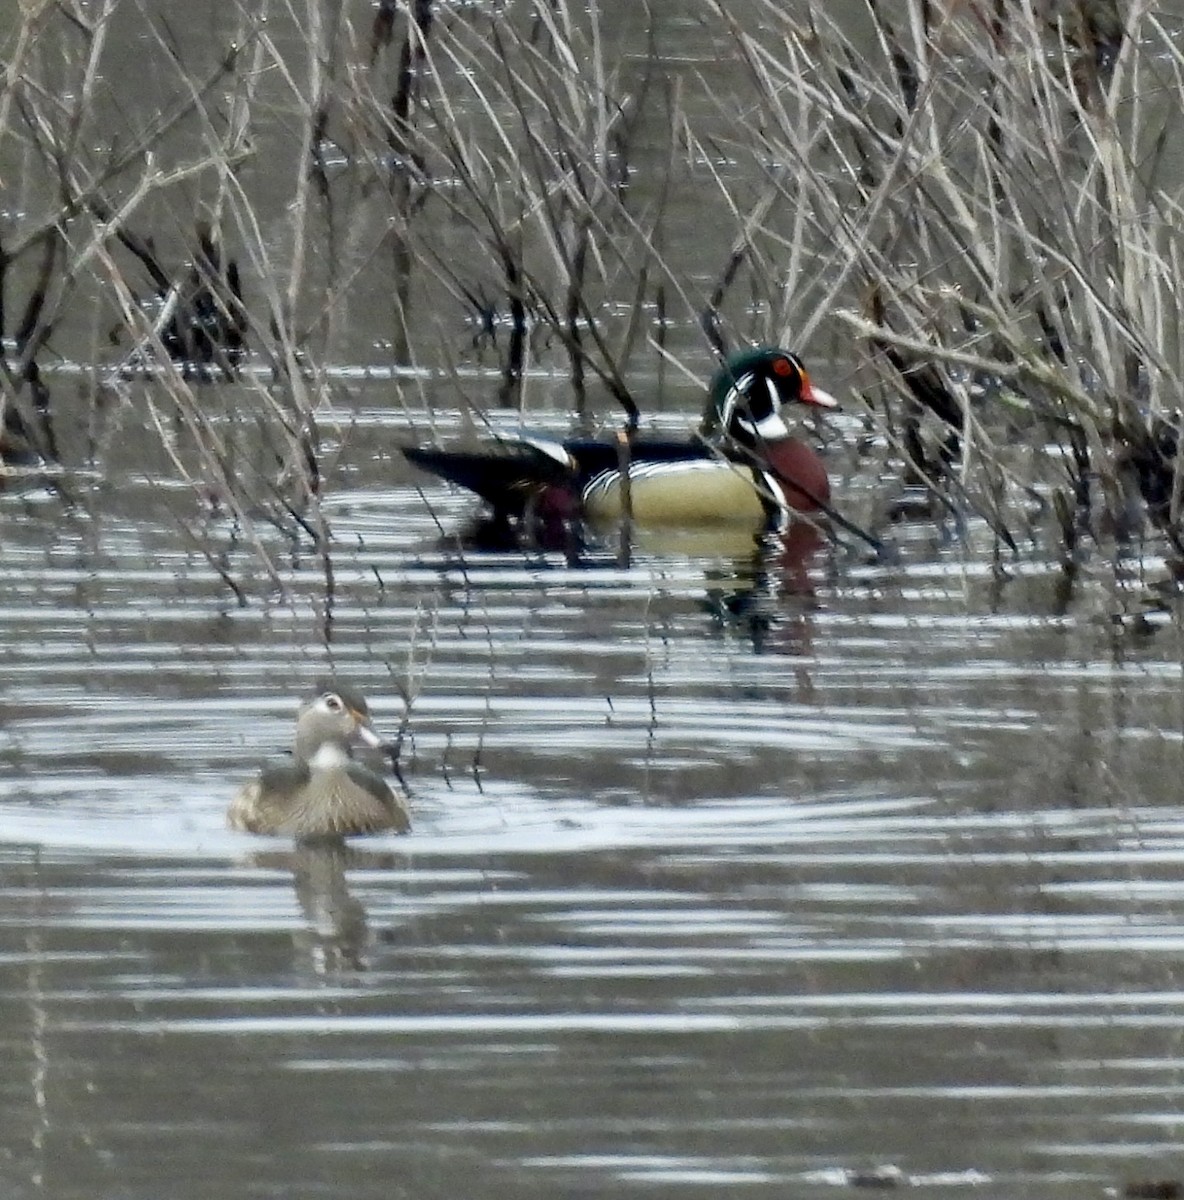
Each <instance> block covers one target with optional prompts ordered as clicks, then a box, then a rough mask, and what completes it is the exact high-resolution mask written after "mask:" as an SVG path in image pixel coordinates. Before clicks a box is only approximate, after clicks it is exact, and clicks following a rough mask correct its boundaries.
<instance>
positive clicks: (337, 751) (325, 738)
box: [295, 686, 383, 768]
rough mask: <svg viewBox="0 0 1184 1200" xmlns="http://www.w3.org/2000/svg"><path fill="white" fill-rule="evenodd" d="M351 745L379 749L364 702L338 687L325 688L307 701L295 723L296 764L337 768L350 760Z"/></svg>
mask: <svg viewBox="0 0 1184 1200" xmlns="http://www.w3.org/2000/svg"><path fill="white" fill-rule="evenodd" d="M355 742H362V743H363V744H364V745H367V746H374V747H380V746H382V744H383V742H382V738H380V737H379V736H378V734H377V733H376V732H375V731H374V726H373V724H372V723H371V720H370V707H369V705H367V703H366V698H365V697H364V696H362V695H360V694H359V693H357V692H355V691H351V690H350V689H348V688H342V687H329V686H326V687H325V688H324V690H322V691H320V692H319V693H318V694H317V695H316V696H314V697H313V698H312V699H311V700H309V701H307V702H306V703H305V705H304V706H303V707H302V708H301V710H300V715H299V717H297V719H296V745H295V752H296V760H297V761H298V762H304V763H308V764H310V765H311V766H314V767H321V768H324V767H330V766H338V765H341V764H342V763H344V762H346V761H347V760H348V759H349V758H350V747H351V746H352V745H353V744H354V743H355Z"/></svg>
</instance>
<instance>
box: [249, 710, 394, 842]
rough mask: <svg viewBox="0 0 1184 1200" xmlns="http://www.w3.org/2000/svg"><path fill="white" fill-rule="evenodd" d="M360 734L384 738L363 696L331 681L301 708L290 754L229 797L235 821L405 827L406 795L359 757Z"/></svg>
mask: <svg viewBox="0 0 1184 1200" xmlns="http://www.w3.org/2000/svg"><path fill="white" fill-rule="evenodd" d="M355 742H363V743H365V745H367V746H373V747H381V746H382V745H383V742H382V739H381V738H380V737H379V736H378V734H377V733H375V731H374V726H373V725H372V724H371V721H370V709H369V707H368V706H367V704H366V700H365V698H364V697H363V696H361V695H359V694H358V693H357V692H354V691H350V690H348V689H346V688H342V687H333V688H331V689H330V688H326V689H325V690H324V691H322V692H321V693H320V694H319V695H317V696H316V697H314V698H313V699H312V700H309V701H308V702H307V703H306V704H305V705H304V706H303V707H302V708H301V709H300V715H299V716H298V717H297V719H296V744H295V747H294V751H293V759H292V761H291V762H282V763H273V764H269V765H268V766H265V767H264V768H263V770H262V771H261V772H260V773H259V777H258V778H257V779H255V780H253V781H252V782H251V783H248V784H247V785H246V786H245V787H243V788H242V789H241V790H240V791H239V793H238V794H237V795H236V796H235V798H234V799H233V800H232V801H231V804H230V811H229V812H228V813H227V819H228V820H229V822H230V826H231V828H232V829H241V830H243V831H245V832H247V833H271V834H286V835H288V836H290V837H297V838H326V837H341V836H343V835H345V834H351V833H377V832H378V831H379V830H383V829H393V830H394V831H395V832H396V833H406V832H407V831H408V829H410V828H411V818H410V816H409V814H408V812H407V801H406V798H405V797H404V796H402V795H401V794H396V793H395V792H393V791H392V790H391V788H390V787H389V786H388V784H387V782H386V780H384V779H382V778H381V777H379V776H378V775H376V774H375V773H374V772H373V771H371V770H369V769H368V768H367V767H364V766H363V765H362V764H361V763H359V762H356V761H355V760H354V757H353V750H352V747H353V744H354V743H355Z"/></svg>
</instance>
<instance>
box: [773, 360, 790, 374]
mask: <svg viewBox="0 0 1184 1200" xmlns="http://www.w3.org/2000/svg"><path fill="white" fill-rule="evenodd" d="M773 374H774V375H792V374H793V363H791V362H790V361H789V359H788V358H775V359H773Z"/></svg>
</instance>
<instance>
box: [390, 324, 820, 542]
mask: <svg viewBox="0 0 1184 1200" xmlns="http://www.w3.org/2000/svg"><path fill="white" fill-rule="evenodd" d="M837 403H838V402H837V401H836V400H835V399H834V397H832V396H829V395H828V394H827V393H826V392H824V391H823V390H822V389H821V388H818V387H815V386H814V384H812V383H811V381H810V377H809V375H808V374H807V373H806V368H805V367H804V366H802V363H801V360H800V359H799V358H798V357H797V356H796V355H795V354H791V353H790V352H789V351H788V350H780V349H777V348H775V347H769V346H764V347H759V348H757V349H750V350H744V351H741V352H739V353H737V354H733V355H732V356H731V357H730V358H729V359H728V360H727V361H726V362H725V363H724V365H723V366H722V367H721V368H720V369H719V371H717V372H716V374H715V377H714V378H713V379H712V381H711V386H710V388H709V389H708V393H707V401H706V404H705V407H704V411H703V420H702V422H701V423H700V426H699V430H698V435H697V436H695V437H690V438H685V439H681V440H677V439H670V438H661V437H653V436H646V435H638V436H634V435H624V434H622V435H621V436H620V437H619V438H618V439H617V440H616V441H613V440H609V439H605V438H572V439H569V440H566V441H559V440H557V439H555V438H552V437H550V436H548V435H546V434H536V433H532V432H529V431H526V430H519V431H516V432H515V433H514V434H513V435H510V436H498V438H497V440H496V441H495V442H494V443H493V444H492V445H490V446H487V447H483V448H481V449H478V450H436V449H429V448H411V449H405V450H404V451H403V453H404V454H405V455H406V456H407V458H408V459H409V460H410V461H411V462H413V463H415V464H416V465H417V466H419V467H423V468H424V469H425V470H428V471H431V472H433V473H434V474H436V475H439V476H441V477H442V478H444V479H447V480H449V481H450V482H452V483H456V484H459V485H460V486H461V487H465V488H468V489H469V490H470V491H473V492H476V493H477V494H478V495H479V496H481V497H482V498H484V499H485V500H486V501H488V502H489V503H490V504H491V505H492V506H493V508H494V511H495V513H496V514H498V515H500V516H506V517H521V516H522V515H523V514H524V513H526V512H532V513H538V514H541V515H543V516H550V517H555V516H559V517H563V518H566V517H573V516H577V515H582V516H583V517H585V518H586V519H588V520H591V521H593V522H597V521H612V520H616V519H618V518H619V517H620V516H622V515H623V513H624V511H625V509H626V507H627V508H628V510H629V513H630V515H631V516H632V518H633V520H634V521H635V522H636V523H637V524H639V525H642V526H653V525H659V526H660V525H700V524H720V523H737V522H744V523H748V524H755V523H756V522H758V521H767V522H771V523H773V524H776V525H784V524H787V523H788V522H789V520H790V519H791V518H792V516H793V514H794V513H795V512H799V513H809V512H812V511H816V510H817V509H818V508H819V507H821V506H825V505H826V504H827V503H828V501H829V499H830V484H829V482H828V480H827V475H826V468H825V466H824V465H823V463H822V460H821V459H820V458H819V457H818V455H817V453H815V451H814V450H813V449H812V448H811V447H810V446H808V445H807V444H806V443H805V442H803V441H800V440H799V439H798V438H795V437H793V436H791V434H790V431H789V427H788V426H787V425H786V423H785V420H784V418H783V417H782V416H781V412H780V409H781V406H782V405H784V404H807V405H814V406H816V407H818V408H834V407H836V406H837ZM623 468H624V469H623ZM626 469H627V472H628V485H627V487H623V486H622V482H623V480H624V478H625V473H626ZM626 494H627V495H626Z"/></svg>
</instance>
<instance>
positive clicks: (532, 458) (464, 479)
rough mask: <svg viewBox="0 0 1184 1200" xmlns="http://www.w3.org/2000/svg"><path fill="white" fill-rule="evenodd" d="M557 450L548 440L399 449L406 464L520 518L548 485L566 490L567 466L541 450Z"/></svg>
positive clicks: (570, 476) (568, 483)
mask: <svg viewBox="0 0 1184 1200" xmlns="http://www.w3.org/2000/svg"><path fill="white" fill-rule="evenodd" d="M544 445H546V446H548V447H556V448H557V450H558V452H559V454H562V450H563V448H562V446H561V445H560V444H559V443H557V442H553V441H551V439H546V440H545V441H544V440H543V439H539V441H538V442H537V443H536V442H535V441H533V440H526V439H523V440H518V439H513V440H510V439H505V438H502V439H499V440H497V441H496V442H491V443H489V445H488V446H482V447H480V448H478V449H475V450H447V449H443V450H437V449H433V448H431V447H426V446H425V447H409V448H405V449H404V450H403V454H404V456H405V457H406V458H407V460H408V461H409V462H412V463H414V464H415V465H416V466H417V467H420V468H422V469H423V470H425V471H430V472H431V473H432V474H433V475H438V476H440V478H441V479H446V480H448V482H449V483H455V484H457V485H458V486H459V487H463V488H467V489H468V490H469V491H470V492H476V493H477V495H478V496H480V497H481V498H482V499H483V500H486V501H488V503H489V504H491V505H492V506H493V507H494V508H495V509H496V510H497V511H498V512H502V513H506V514H507V515H509V516H514V517H517V516H521V515H522V510H523V508H524V507H525V505H526V503H527V501H528V500H529V499H530V498H531V497H532V496H535V495H537V494H538V493H539V492H540V491H541V490H542V489H544V488H547V487H553V486H558V487H570V486H571V485H572V482H573V473H572V467H571V464H570V462H568V461H560V458H559V457H557V456H556V454H554V453H551V452H549V450H548V449H543V448H542V447H543V446H544Z"/></svg>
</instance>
